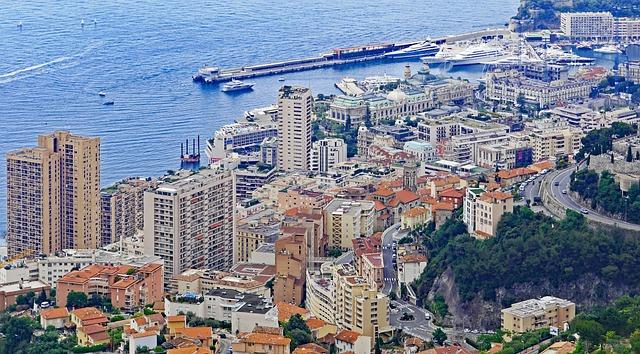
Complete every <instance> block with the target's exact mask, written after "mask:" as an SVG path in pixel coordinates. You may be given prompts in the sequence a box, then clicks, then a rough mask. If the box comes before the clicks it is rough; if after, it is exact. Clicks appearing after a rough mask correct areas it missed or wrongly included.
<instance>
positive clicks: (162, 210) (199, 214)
mask: <svg viewBox="0 0 640 354" xmlns="http://www.w3.org/2000/svg"><path fill="white" fill-rule="evenodd" d="M235 204H236V198H235V184H234V179H233V175H232V173H231V172H230V171H227V170H222V169H201V170H200V171H198V172H195V173H194V172H191V171H179V173H178V175H177V176H173V178H171V179H170V180H168V181H167V182H166V183H162V184H160V185H159V186H158V188H156V189H154V190H151V191H147V192H145V196H144V225H145V227H144V251H145V254H149V255H154V256H158V257H160V258H162V259H163V260H164V262H165V263H164V265H165V283H167V284H168V283H169V280H170V279H171V277H172V276H174V275H178V274H180V273H182V272H183V271H185V270H187V269H190V268H193V269H204V268H206V269H216V270H227V269H229V268H230V267H231V265H232V264H233V235H234V229H235V216H234V206H235ZM187 220H189V221H187Z"/></svg>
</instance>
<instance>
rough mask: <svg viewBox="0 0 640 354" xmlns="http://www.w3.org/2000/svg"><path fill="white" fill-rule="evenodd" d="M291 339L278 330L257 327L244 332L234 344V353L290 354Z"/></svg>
mask: <svg viewBox="0 0 640 354" xmlns="http://www.w3.org/2000/svg"><path fill="white" fill-rule="evenodd" d="M290 344H291V339H289V338H287V337H285V336H283V335H282V333H278V331H272V330H265V329H260V328H258V329H256V331H252V332H250V333H245V334H242V335H241V336H239V337H238V339H237V340H236V341H235V342H234V343H233V344H232V350H233V354H289V353H290V349H289V345H290Z"/></svg>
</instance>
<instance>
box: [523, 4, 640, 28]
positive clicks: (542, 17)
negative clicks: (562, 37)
mask: <svg viewBox="0 0 640 354" xmlns="http://www.w3.org/2000/svg"><path fill="white" fill-rule="evenodd" d="M581 11H594V12H597V11H608V12H611V13H612V14H613V15H614V16H620V17H637V16H640V0H522V1H521V2H520V7H519V8H518V13H517V14H516V15H515V16H514V17H513V19H514V20H519V21H521V23H524V24H526V26H525V27H526V28H523V30H536V29H546V28H558V27H559V26H560V15H559V14H560V13H561V12H581Z"/></svg>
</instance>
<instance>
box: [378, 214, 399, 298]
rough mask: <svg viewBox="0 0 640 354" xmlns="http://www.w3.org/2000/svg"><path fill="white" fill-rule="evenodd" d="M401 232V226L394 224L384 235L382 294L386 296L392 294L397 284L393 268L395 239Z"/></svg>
mask: <svg viewBox="0 0 640 354" xmlns="http://www.w3.org/2000/svg"><path fill="white" fill-rule="evenodd" d="M399 230H400V224H394V225H391V227H389V228H387V229H386V230H384V232H383V233H382V262H383V263H384V269H383V276H384V286H383V287H382V292H383V293H384V294H386V295H389V294H390V293H391V291H392V290H393V287H394V286H395V284H396V282H397V277H396V271H395V269H394V268H393V238H394V236H396V235H397V234H398V232H399Z"/></svg>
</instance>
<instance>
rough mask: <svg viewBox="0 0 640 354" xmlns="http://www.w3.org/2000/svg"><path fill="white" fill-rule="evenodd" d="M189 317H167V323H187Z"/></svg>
mask: <svg viewBox="0 0 640 354" xmlns="http://www.w3.org/2000/svg"><path fill="white" fill-rule="evenodd" d="M186 321H187V316H185V315H177V316H167V322H186Z"/></svg>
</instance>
